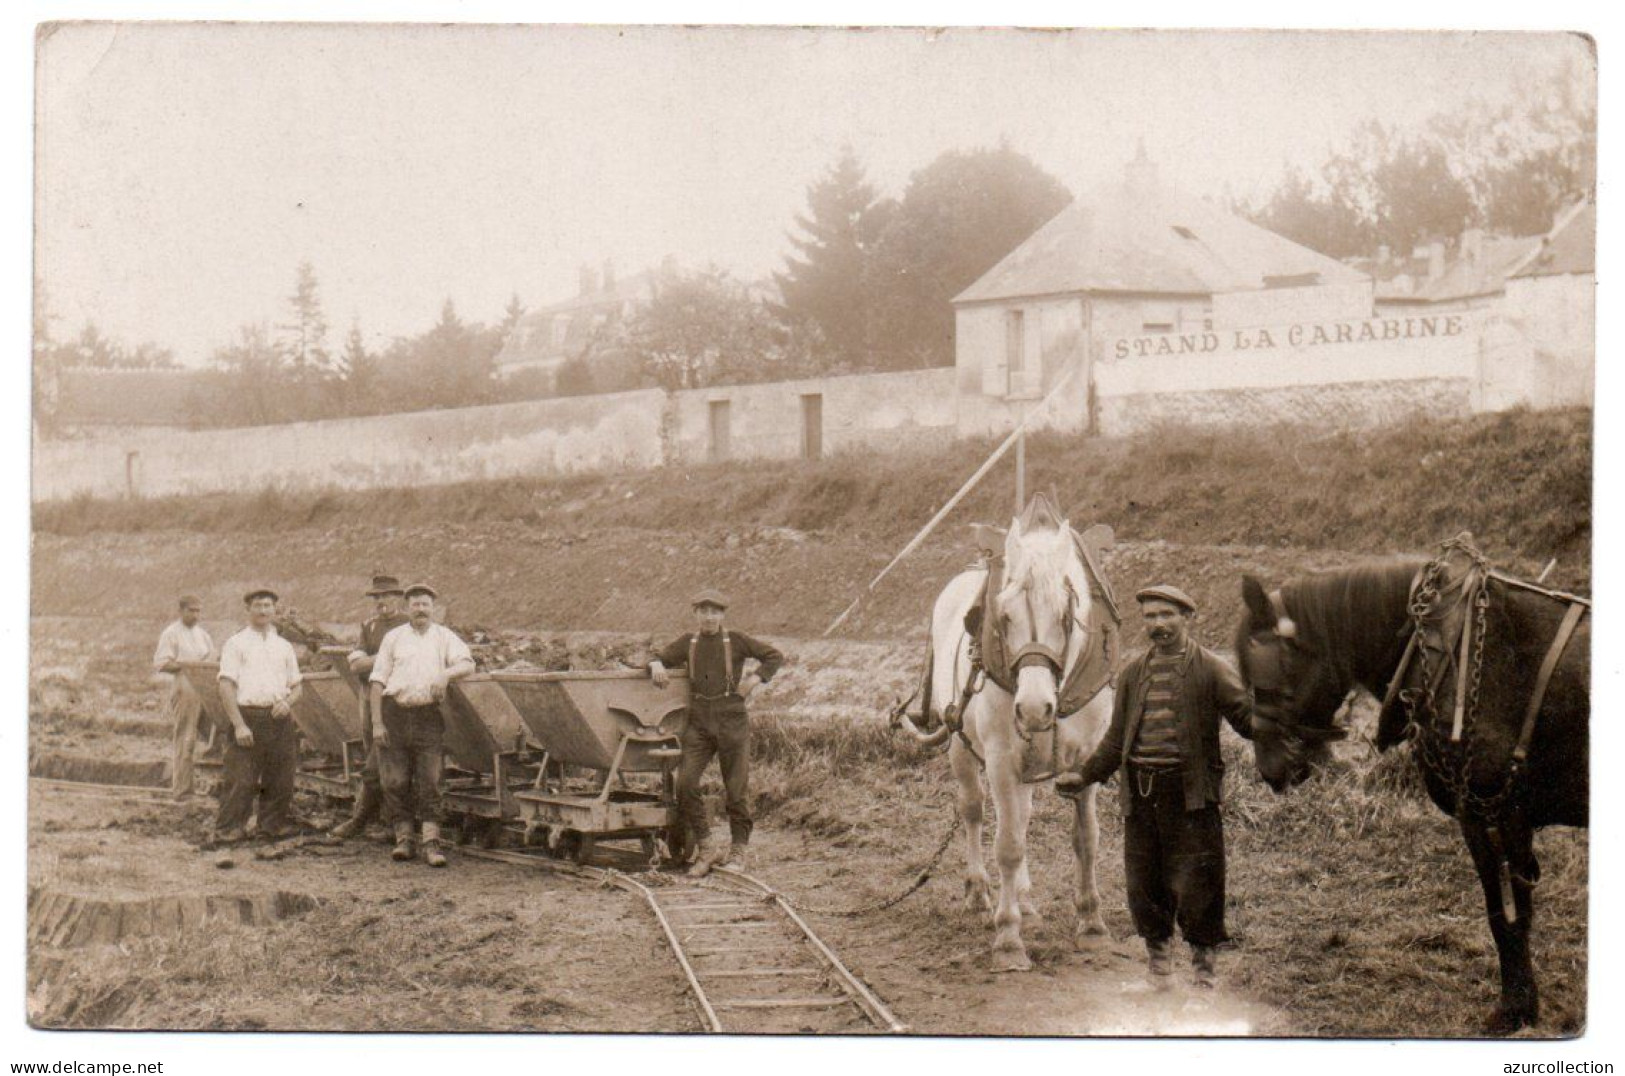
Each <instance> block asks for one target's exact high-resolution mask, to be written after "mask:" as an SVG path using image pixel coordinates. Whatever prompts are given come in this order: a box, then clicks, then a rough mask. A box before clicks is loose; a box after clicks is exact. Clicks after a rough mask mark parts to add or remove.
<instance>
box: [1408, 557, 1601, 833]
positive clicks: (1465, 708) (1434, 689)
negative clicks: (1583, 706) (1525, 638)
mask: <svg viewBox="0 0 1625 1076" xmlns="http://www.w3.org/2000/svg"><path fill="white" fill-rule="evenodd" d="M1452 553H1458V554H1460V555H1461V556H1462V557H1465V558H1466V559H1467V560H1468V561H1469V562H1470V567H1469V568H1468V570H1467V572H1466V574H1465V575H1464V576H1463V577H1462V579H1461V581H1460V583H1459V584H1452V583H1450V581H1449V580H1448V579H1447V578H1446V573H1447V570H1448V567H1449V562H1450V555H1451V554H1452ZM1491 579H1500V580H1503V581H1506V582H1508V583H1512V584H1514V585H1518V586H1522V587H1525V588H1527V589H1531V590H1535V591H1537V592H1540V593H1545V594H1548V595H1549V596H1551V597H1554V598H1558V599H1559V600H1564V601H1567V602H1568V605H1569V608H1568V610H1567V612H1566V613H1565V616H1564V619H1563V623H1562V625H1561V626H1560V627H1559V629H1558V633H1557V637H1556V639H1554V641H1553V642H1552V645H1551V647H1550V649H1549V650H1548V653H1547V656H1546V660H1545V661H1544V662H1543V663H1542V667H1541V670H1540V674H1539V676H1538V677H1537V681H1536V686H1535V690H1534V693H1533V695H1532V696H1531V698H1530V700H1529V703H1528V706H1527V708H1526V710H1525V713H1524V720H1523V727H1522V730H1521V732H1520V735H1519V738H1518V741H1517V745H1516V747H1515V748H1514V750H1513V752H1512V757H1511V759H1510V760H1509V761H1508V763H1507V767H1506V770H1505V773H1504V774H1503V775H1502V777H1501V779H1500V781H1499V783H1498V785H1497V787H1496V788H1495V789H1494V790H1493V791H1491V792H1488V793H1483V792H1479V791H1478V790H1477V789H1475V788H1474V787H1473V783H1472V776H1473V766H1474V763H1475V761H1477V758H1476V755H1477V751H1478V749H1479V747H1480V746H1481V740H1482V737H1481V736H1478V735H1475V731H1476V725H1477V723H1478V717H1479V710H1480V705H1479V703H1480V698H1479V696H1480V691H1481V688H1482V686H1483V679H1484V645H1485V643H1486V641H1487V639H1488V636H1489V606H1490V593H1489V589H1490V580H1491ZM1458 585H1459V587H1460V589H1461V599H1460V600H1462V601H1464V602H1466V603H1468V608H1467V613H1466V616H1465V618H1464V620H1463V624H1462V637H1461V640H1460V642H1459V643H1457V644H1454V645H1452V643H1451V641H1450V640H1449V639H1448V637H1446V638H1445V640H1444V642H1445V647H1444V655H1445V660H1444V661H1443V662H1441V663H1440V664H1439V666H1438V667H1437V668H1435V667H1434V661H1433V658H1432V657H1431V656H1430V654H1429V649H1430V648H1429V647H1428V646H1427V645H1426V644H1425V634H1424V633H1425V632H1426V630H1427V629H1428V628H1429V627H1430V626H1434V625H1440V624H1442V623H1443V621H1444V618H1445V617H1446V616H1447V615H1448V613H1449V611H1450V604H1449V599H1450V597H1451V594H1450V592H1451V591H1452V590H1454V589H1456V586H1458ZM1589 608H1590V603H1589V602H1587V601H1585V600H1584V599H1582V598H1575V597H1574V596H1572V595H1565V594H1558V593H1555V592H1550V591H1544V590H1541V589H1540V588H1538V587H1533V586H1530V585H1529V584H1524V583H1522V582H1521V581H1519V580H1513V579H1510V578H1508V577H1506V576H1502V575H1501V574H1500V573H1498V572H1496V571H1494V569H1492V568H1491V567H1490V563H1489V561H1488V560H1487V559H1486V558H1485V556H1484V554H1483V553H1481V552H1479V550H1478V548H1477V547H1476V546H1474V545H1473V542H1472V539H1471V537H1470V536H1469V535H1467V534H1459V535H1457V536H1456V537H1454V538H1452V539H1450V540H1449V541H1447V542H1444V543H1443V544H1442V545H1441V546H1440V552H1439V556H1438V557H1436V558H1435V559H1434V560H1432V561H1429V562H1428V563H1427V564H1426V565H1425V566H1424V567H1423V569H1422V571H1421V573H1420V576H1419V578H1418V579H1417V582H1416V584H1415V586H1414V587H1413V588H1412V590H1411V596H1410V602H1409V605H1408V608H1407V611H1408V612H1409V614H1410V617H1411V632H1412V642H1411V644H1410V645H1409V646H1408V647H1407V650H1406V655H1407V657H1413V658H1414V660H1415V661H1416V662H1417V667H1418V671H1419V673H1420V676H1419V678H1418V683H1417V685H1416V686H1415V687H1406V688H1402V689H1400V690H1399V692H1398V696H1399V699H1400V701H1401V702H1402V703H1403V704H1404V706H1405V711H1406V722H1407V724H1406V729H1407V735H1408V737H1409V738H1410V739H1411V740H1412V742H1414V743H1415V745H1416V757H1417V761H1418V763H1419V764H1420V765H1421V767H1422V769H1423V772H1424V773H1429V774H1432V775H1433V777H1434V778H1436V779H1437V780H1438V781H1439V782H1440V783H1441V784H1442V785H1444V787H1445V788H1446V790H1448V792H1449V793H1450V796H1451V799H1452V801H1453V802H1454V811H1453V813H1454V815H1455V816H1456V817H1457V818H1463V819H1465V818H1478V819H1491V818H1495V817H1496V816H1497V815H1498V814H1499V813H1500V812H1501V810H1502V809H1503V808H1504V807H1505V806H1506V805H1507V801H1508V800H1509V799H1510V798H1511V797H1512V796H1513V795H1514V794H1515V793H1516V792H1517V790H1518V789H1519V787H1520V780H1521V778H1522V776H1523V772H1524V768H1525V764H1526V762H1527V755H1528V751H1529V744H1530V741H1531V739H1532V737H1533V734H1534V728H1535V718H1536V716H1537V714H1538V712H1539V710H1540V705H1541V702H1542V701H1543V698H1544V695H1545V690H1546V686H1547V683H1548V681H1549V679H1550V677H1551V674H1552V671H1553V670H1554V668H1555V667H1556V664H1557V661H1558V659H1559V658H1560V657H1561V655H1562V652H1563V648H1564V646H1565V645H1566V644H1567V642H1568V639H1569V636H1570V634H1571V633H1572V631H1573V630H1574V627H1575V625H1576V624H1577V623H1578V622H1579V619H1580V617H1581V616H1583V615H1584V614H1585V612H1586V611H1587V610H1588V609H1589ZM1451 655H1454V657H1455V662H1454V664H1455V669H1454V671H1455V674H1456V682H1455V696H1454V703H1455V705H1454V707H1453V710H1452V712H1451V714H1450V715H1449V728H1448V730H1446V728H1445V722H1446V715H1445V714H1443V713H1440V712H1439V707H1438V705H1437V703H1438V695H1439V689H1440V688H1441V687H1442V686H1443V684H1444V682H1445V677H1446V676H1448V675H1449V673H1450V672H1451V671H1452V670H1451V667H1450V665H1451V662H1450V660H1449V659H1450V657H1451ZM1406 672H1407V670H1406V668H1405V664H1404V661H1403V660H1402V661H1401V664H1400V667H1399V668H1398V669H1397V670H1395V672H1394V685H1395V686H1398V685H1399V684H1400V683H1401V682H1402V681H1403V680H1404V679H1405V676H1406ZM1390 690H1392V688H1391V689H1390Z"/></svg>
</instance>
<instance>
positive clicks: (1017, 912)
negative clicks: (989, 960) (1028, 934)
mask: <svg viewBox="0 0 1625 1076" xmlns="http://www.w3.org/2000/svg"><path fill="white" fill-rule="evenodd" d="M988 778H989V783H990V784H991V785H992V786H993V803H994V809H995V810H997V811H998V813H999V817H998V819H997V829H996V831H995V834H994V837H993V856H994V859H995V860H996V861H997V862H998V865H999V903H998V907H997V908H996V909H995V910H994V912H993V970H994V971H1027V970H1029V969H1030V968H1031V967H1032V966H1033V963H1032V961H1031V960H1029V959H1027V947H1026V946H1025V945H1024V944H1022V941H1021V906H1020V903H1019V900H1020V892H1019V883H1018V881H1017V879H1018V877H1019V875H1020V873H1021V867H1022V860H1024V859H1025V858H1026V856H1025V849H1024V848H1023V847H1022V846H1023V844H1024V843H1025V836H1026V835H1025V833H1024V832H1023V831H1022V826H1021V813H1022V812H1021V795H1022V793H1023V792H1024V791H1028V792H1030V790H1027V789H1024V788H1023V787H1022V785H1021V782H1020V781H1019V780H1018V779H1017V777H1016V774H1015V772H1014V766H1013V765H1012V764H1011V762H1010V760H1009V759H999V760H998V761H997V762H992V761H990V762H989V764H988Z"/></svg>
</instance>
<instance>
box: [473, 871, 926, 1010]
mask: <svg viewBox="0 0 1625 1076" xmlns="http://www.w3.org/2000/svg"><path fill="white" fill-rule="evenodd" d="M462 854H463V855H466V856H470V857H473V858H477V859H489V860H494V861H496V862H499V863H514V864H519V865H521V866H529V867H535V868H539V869H542V870H548V871H552V872H554V873H558V874H567V875H571V876H574V877H578V878H582V879H584V880H587V881H592V882H596V883H598V884H599V885H613V886H615V887H617V888H619V889H622V890H625V891H626V892H629V893H632V894H635V895H636V896H638V897H641V898H642V899H643V901H644V902H645V903H646V904H648V906H649V909H650V911H651V912H653V914H654V916H655V919H656V921H657V922H658V923H659V924H660V929H661V931H662V932H663V933H664V935H665V938H666V943H667V944H668V945H669V946H670V947H671V950H672V954H673V956H674V957H675V958H676V960H677V963H678V965H679V966H680V967H681V968H682V971H683V976H684V978H685V979H686V980H687V984H688V990H689V993H690V995H691V997H692V999H693V1001H694V1004H695V1008H696V1009H697V1010H698V1012H699V1016H700V1019H701V1021H702V1022H703V1023H704V1024H705V1030H707V1031H712V1032H727V1033H731V1034H750V1035H775V1034H777V1035H784V1034H805V1033H809V1032H811V1033H821V1034H843V1033H844V1034H874V1033H882V1034H896V1033H901V1032H904V1031H907V1030H908V1028H907V1027H906V1026H905V1025H904V1024H903V1023H902V1022H901V1021H899V1020H898V1019H897V1017H896V1016H895V1015H893V1014H892V1012H891V1010H890V1009H888V1008H887V1007H886V1004H885V1002H883V1001H881V1000H880V998H879V997H877V996H876V995H875V994H874V992H873V991H871V990H870V989H869V988H868V987H867V986H865V985H864V984H863V982H862V980H860V979H859V978H858V977H857V976H855V975H853V974H852V972H851V971H850V970H849V969H848V968H847V967H846V965H844V964H843V963H841V959H840V957H838V956H837V955H836V954H835V951H834V950H833V949H831V948H830V947H829V946H828V945H827V944H826V943H825V942H824V940H823V939H822V938H820V937H819V936H818V935H817V934H816V933H815V932H814V931H813V929H812V928H811V927H810V926H808V925H807V923H806V921H805V920H803V919H802V918H801V916H800V915H798V914H796V911H795V909H794V908H792V907H790V904H789V902H788V901H786V900H785V899H784V898H783V897H782V896H781V895H780V894H779V893H778V891H777V890H775V889H774V888H773V887H772V886H769V885H768V884H766V883H765V882H762V881H761V880H759V879H757V878H752V877H751V876H750V875H748V874H742V873H740V872H738V871H733V870H720V871H715V872H713V874H712V876H711V877H710V878H708V879H706V880H705V881H703V882H691V881H689V880H688V879H686V878H681V877H674V876H671V875H664V874H647V873H642V874H632V873H627V872H624V871H619V870H615V869H613V868H604V867H592V866H583V865H580V864H576V863H568V862H564V861H561V860H556V859H552V858H549V857H546V856H544V855H542V854H540V853H535V852H517V851H507V850H499V849H483V848H465V849H463V850H462Z"/></svg>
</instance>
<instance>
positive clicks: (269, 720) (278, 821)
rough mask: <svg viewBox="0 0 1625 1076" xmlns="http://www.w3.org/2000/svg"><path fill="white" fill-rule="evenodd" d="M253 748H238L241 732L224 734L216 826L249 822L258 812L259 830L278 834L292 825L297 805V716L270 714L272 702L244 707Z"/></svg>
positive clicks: (222, 827) (223, 828)
mask: <svg viewBox="0 0 1625 1076" xmlns="http://www.w3.org/2000/svg"><path fill="white" fill-rule="evenodd" d="M238 710H239V711H240V712H241V713H242V715H243V721H244V722H245V723H247V725H248V731H249V732H251V733H253V734H254V746H253V747H239V746H238V745H237V735H236V733H235V732H232V731H228V732H227V733H226V734H225V737H224V739H225V741H226V762H225V780H224V785H223V788H222V790H221V793H220V811H219V813H218V814H216V816H215V822H214V826H215V831H216V832H220V833H224V832H225V831H226V830H230V829H241V828H242V827H243V826H246V825H247V824H248V816H249V813H250V812H255V811H256V801H257V812H256V813H257V815H258V818H259V829H260V832H261V833H275V832H277V831H279V830H282V829H284V828H286V827H287V825H288V809H289V807H291V806H292V804H293V775H294V771H295V770H297V769H298V768H299V734H298V732H297V731H296V730H295V729H294V725H293V718H291V717H272V716H271V710H270V707H265V706H240V707H238Z"/></svg>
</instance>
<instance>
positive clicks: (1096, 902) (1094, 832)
mask: <svg viewBox="0 0 1625 1076" xmlns="http://www.w3.org/2000/svg"><path fill="white" fill-rule="evenodd" d="M1099 788H1100V786H1099V785H1090V786H1089V787H1088V788H1087V789H1085V790H1084V792H1083V795H1081V796H1079V797H1078V798H1077V801H1076V802H1075V803H1074V804H1073V814H1072V852H1073V854H1074V855H1075V856H1076V857H1077V861H1078V863H1077V877H1076V879H1075V881H1076V888H1075V890H1074V891H1073V894H1072V903H1073V906H1074V907H1075V908H1077V910H1078V924H1077V928H1076V931H1075V933H1074V934H1073V941H1074V943H1075V944H1076V945H1078V946H1079V947H1082V946H1084V945H1088V944H1090V943H1092V942H1094V941H1096V940H1099V939H1105V940H1107V941H1110V940H1111V931H1109V930H1107V929H1106V920H1105V919H1104V918H1102V917H1101V914H1100V890H1099V888H1097V886H1096V885H1095V858H1096V854H1097V852H1098V851H1099V848H1100V818H1099V816H1098V815H1097V814H1096V812H1095V793H1096V791H1097V790H1098V789H1099Z"/></svg>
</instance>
